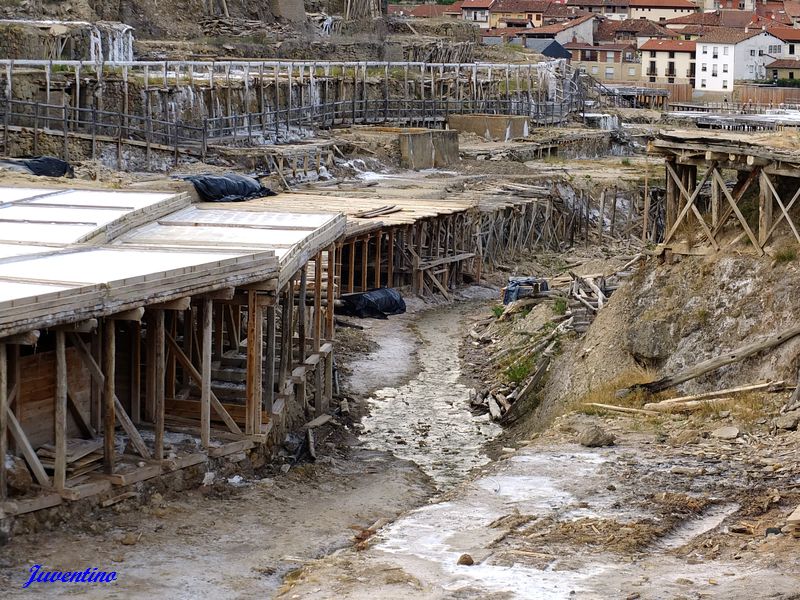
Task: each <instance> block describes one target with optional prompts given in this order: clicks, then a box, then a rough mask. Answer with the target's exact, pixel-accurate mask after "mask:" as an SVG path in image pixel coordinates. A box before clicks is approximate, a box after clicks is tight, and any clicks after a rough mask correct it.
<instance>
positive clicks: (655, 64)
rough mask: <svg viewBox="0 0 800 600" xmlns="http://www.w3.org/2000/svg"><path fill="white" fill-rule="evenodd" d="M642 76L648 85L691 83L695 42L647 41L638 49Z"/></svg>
mask: <svg viewBox="0 0 800 600" xmlns="http://www.w3.org/2000/svg"><path fill="white" fill-rule="evenodd" d="M639 49H640V50H641V53H642V76H643V77H646V78H647V81H649V82H650V83H691V84H692V85H694V80H695V42H687V41H686V40H649V41H647V42H645V43H644V44H642V46H640V48H639Z"/></svg>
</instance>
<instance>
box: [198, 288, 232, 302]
mask: <svg viewBox="0 0 800 600" xmlns="http://www.w3.org/2000/svg"><path fill="white" fill-rule="evenodd" d="M235 295H236V288H232V287H229V288H222V289H219V290H216V291H214V292H207V293H205V294H200V295H199V296H195V298H196V299H197V300H201V301H202V300H233V297H234V296H235Z"/></svg>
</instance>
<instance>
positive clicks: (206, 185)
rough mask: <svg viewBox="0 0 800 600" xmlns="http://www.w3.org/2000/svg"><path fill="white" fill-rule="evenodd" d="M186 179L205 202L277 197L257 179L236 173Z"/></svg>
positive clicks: (190, 176)
mask: <svg viewBox="0 0 800 600" xmlns="http://www.w3.org/2000/svg"><path fill="white" fill-rule="evenodd" d="M184 179H186V181H191V182H192V184H194V189H196V190H197V193H198V194H199V195H200V198H201V199H202V200H203V201H204V202H243V201H244V200H252V199H253V198H264V197H266V196H274V195H275V192H273V191H272V190H271V189H269V188H266V187H264V186H263V185H261V184H260V183H259V182H258V180H257V179H253V178H252V177H247V176H246V175H237V174H236V173H228V174H227V175H189V176H188V177H185V178H184Z"/></svg>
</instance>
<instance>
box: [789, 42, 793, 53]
mask: <svg viewBox="0 0 800 600" xmlns="http://www.w3.org/2000/svg"><path fill="white" fill-rule="evenodd" d="M789 54H794V44H789Z"/></svg>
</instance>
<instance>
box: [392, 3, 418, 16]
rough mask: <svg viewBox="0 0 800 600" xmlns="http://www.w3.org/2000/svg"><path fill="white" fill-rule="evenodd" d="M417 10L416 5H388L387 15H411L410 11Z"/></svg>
mask: <svg viewBox="0 0 800 600" xmlns="http://www.w3.org/2000/svg"><path fill="white" fill-rule="evenodd" d="M415 8H417V6H416V5H409V4H390V5H389V14H390V15H408V14H411V11H412V10H414V9H415Z"/></svg>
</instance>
